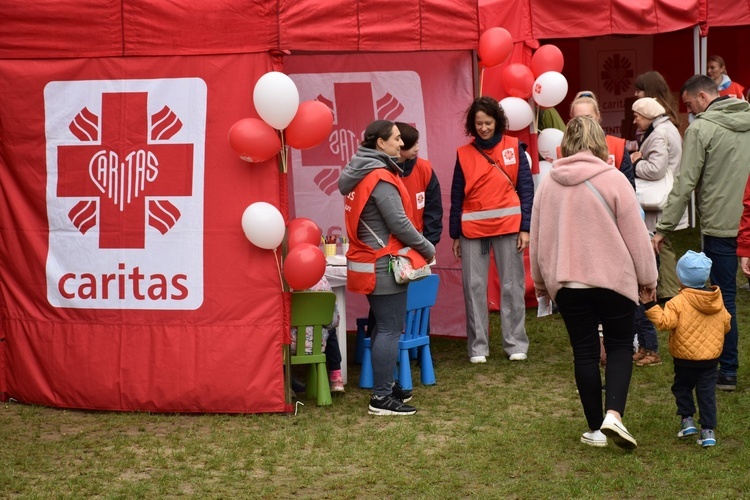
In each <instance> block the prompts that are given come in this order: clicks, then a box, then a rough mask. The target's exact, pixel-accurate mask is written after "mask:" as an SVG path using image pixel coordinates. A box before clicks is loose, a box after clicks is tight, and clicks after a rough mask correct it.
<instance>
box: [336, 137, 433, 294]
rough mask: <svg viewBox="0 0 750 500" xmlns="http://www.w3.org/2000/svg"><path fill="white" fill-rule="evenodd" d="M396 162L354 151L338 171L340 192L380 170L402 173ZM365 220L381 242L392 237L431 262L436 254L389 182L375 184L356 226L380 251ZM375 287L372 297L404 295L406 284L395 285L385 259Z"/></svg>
mask: <svg viewBox="0 0 750 500" xmlns="http://www.w3.org/2000/svg"><path fill="white" fill-rule="evenodd" d="M395 160H396V159H395V158H393V157H390V156H388V155H386V154H385V153H383V152H382V151H379V150H377V149H370V148H366V147H363V146H359V148H357V152H356V153H355V154H354V156H353V157H352V159H351V161H350V162H349V164H348V165H346V166H345V167H344V169H343V170H342V171H341V176H340V177H339V191H340V192H341V194H343V195H344V196H346V195H347V194H349V193H351V192H352V190H353V189H354V188H355V187H356V186H357V184H359V182H360V181H361V180H362V179H364V178H365V177H366V176H367V174H369V173H370V172H372V171H373V170H376V169H379V168H387V169H389V170H391V171H392V172H396V173H401V169H400V168H399V167H398V165H397V164H396V161H395ZM361 221H365V222H366V223H367V225H368V226H370V229H372V230H373V231H374V232H375V234H377V235H378V237H379V238H380V239H381V240H383V241H384V242H387V241H388V238H390V235H391V234H393V236H395V237H396V238H398V240H399V241H401V242H402V243H403V244H404V245H406V246H409V247H412V248H413V249H415V250H416V251H418V252H419V253H420V254H422V256H423V257H424V258H425V259H427V261H430V260H431V259H432V257H433V256H434V255H435V247H434V246H433V245H432V243H430V242H429V241H427V240H426V239H425V237H424V236H422V234H421V233H420V232H419V231H417V229H416V228H415V227H414V225H413V224H412V223H411V221H410V220H409V218H408V217H407V216H406V212H405V211H404V204H403V201H402V200H401V195H400V194H399V192H398V189H397V188H396V187H395V186H394V185H392V184H390V183H388V182H378V183H377V184H376V185H375V188H374V189H373V190H372V193H371V194H370V198H369V199H368V200H367V202H366V203H365V207H364V209H363V210H362V215H361V218H360V223H359V224H358V225H357V237H358V238H359V239H360V240H361V241H362V242H364V243H365V244H367V245H369V246H370V247H372V248H376V249H377V248H380V245H379V244H378V242H377V240H376V239H375V237H374V236H373V235H372V234H370V231H368V230H367V228H365V226H364V225H363V224H361ZM375 275H376V285H375V290H373V292H372V293H373V295H390V294H394V293H399V292H403V291H405V290H406V285H398V284H396V281H395V280H394V279H393V275H392V274H390V273H389V271H388V256H384V257H381V258H380V259H378V261H377V263H376V265H375Z"/></svg>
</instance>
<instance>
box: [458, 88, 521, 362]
mask: <svg viewBox="0 0 750 500" xmlns="http://www.w3.org/2000/svg"><path fill="white" fill-rule="evenodd" d="M505 128H506V115H505V112H504V110H503V108H501V107H500V105H499V104H498V102H497V101H496V100H495V99H493V98H491V97H479V98H477V99H475V100H474V102H472V104H471V105H470V106H469V108H468V110H467V112H466V122H465V130H466V135H467V136H471V137H473V140H472V141H471V142H470V143H469V144H466V145H464V146H461V147H460V148H458V155H457V160H456V166H455V170H454V172H453V183H452V185H451V208H450V219H449V222H450V228H449V229H450V236H451V238H453V255H454V257H455V258H456V260H459V259H460V260H461V268H462V271H463V291H464V304H465V306H466V336H467V339H468V351H469V361H470V362H472V363H486V362H487V356H488V355H489V312H488V308H487V281H488V272H489V259H490V249H492V250H493V251H494V255H495V264H496V266H497V269H498V271H499V274H500V283H501V311H500V321H501V326H502V334H503V349H504V350H505V353H506V355H507V356H508V357H509V359H510V360H511V361H521V360H525V359H526V358H527V353H528V348H529V339H528V337H527V336H526V327H525V318H526V303H525V299H524V295H525V292H526V286H525V276H524V263H523V251H524V249H525V248H526V247H528V246H529V225H530V222H531V206H532V203H533V199H534V181H533V179H532V177H531V170H530V169H529V163H528V160H527V158H526V154H525V145H524V144H522V143H520V142H519V141H518V139H516V138H515V137H511V136H509V135H505V133H504V132H505Z"/></svg>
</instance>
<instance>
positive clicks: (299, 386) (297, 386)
mask: <svg viewBox="0 0 750 500" xmlns="http://www.w3.org/2000/svg"><path fill="white" fill-rule="evenodd" d="M292 390H293V391H294V392H296V393H297V394H300V393H302V392H305V391H306V390H307V386H306V385H305V383H304V382H302V381H301V380H298V379H296V378H294V377H292Z"/></svg>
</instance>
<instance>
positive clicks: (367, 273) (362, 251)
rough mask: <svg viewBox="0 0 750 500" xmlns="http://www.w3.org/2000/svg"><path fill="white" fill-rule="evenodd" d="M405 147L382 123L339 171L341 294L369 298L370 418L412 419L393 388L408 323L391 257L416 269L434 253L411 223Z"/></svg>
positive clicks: (403, 295)
mask: <svg viewBox="0 0 750 500" xmlns="http://www.w3.org/2000/svg"><path fill="white" fill-rule="evenodd" d="M402 146H403V141H402V140H401V133H400V132H399V129H398V127H397V126H396V125H395V124H394V123H393V122H391V121H388V120H376V121H374V122H372V123H371V124H370V125H368V126H367V128H366V129H365V132H364V139H363V141H362V143H361V144H360V145H359V147H358V148H357V152H356V153H355V154H354V156H353V157H352V159H351V160H350V161H349V163H348V164H347V165H346V166H345V167H344V168H343V170H342V171H341V176H340V177H339V183H338V185H339V191H340V192H341V194H343V195H344V196H345V199H344V210H345V214H344V217H345V221H346V230H347V234H348V235H349V251H348V252H347V254H346V257H347V288H348V289H349V290H350V291H352V292H356V293H362V294H366V295H367V301H368V303H369V304H370V309H371V310H372V312H373V315H374V316H375V322H376V327H375V330H374V331H373V332H371V348H372V365H373V392H372V395H371V396H370V402H369V406H368V412H369V413H370V414H371V415H413V414H414V413H416V411H417V409H416V408H415V407H413V406H410V405H406V404H404V401H403V397H404V395H403V393H401V391H400V390H399V387H398V386H397V385H395V384H394V371H395V368H396V361H397V357H398V342H399V339H400V337H401V331H402V330H403V327H404V322H405V320H406V288H407V285H405V284H398V283H396V281H395V279H394V276H393V272H392V270H391V268H390V258H389V256H390V255H395V254H397V253H398V254H400V255H405V256H406V257H407V258H409V260H411V261H412V264H413V266H414V267H415V268H421V267H423V266H425V265H427V262H428V261H430V260H432V259H433V258H434V256H435V246H434V245H433V244H432V243H430V242H429V241H428V240H427V238H425V237H424V236H423V235H422V234H421V233H420V232H419V231H417V229H416V228H415V227H414V224H413V223H412V220H411V217H412V204H411V200H410V199H409V194H408V191H407V190H406V187H405V186H404V183H403V182H402V180H401V178H400V177H399V175H400V174H401V173H402V171H401V168H400V167H399V166H398V164H397V163H396V162H397V159H398V157H399V153H400V151H401V147H402Z"/></svg>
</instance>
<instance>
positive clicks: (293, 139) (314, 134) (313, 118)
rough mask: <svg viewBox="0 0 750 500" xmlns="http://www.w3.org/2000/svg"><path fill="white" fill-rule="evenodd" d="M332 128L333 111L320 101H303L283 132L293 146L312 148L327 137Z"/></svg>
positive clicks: (288, 142)
mask: <svg viewBox="0 0 750 500" xmlns="http://www.w3.org/2000/svg"><path fill="white" fill-rule="evenodd" d="M332 128H333V113H332V112H331V109H330V108H329V107H328V106H326V105H325V104H323V103H322V102H320V101H305V102H303V103H302V104H300V105H299V108H298V109H297V114H296V115H294V119H293V120H292V122H291V123H290V124H289V125H287V127H286V130H285V132H284V134H285V137H286V142H287V144H289V145H290V146H292V147H293V148H297V149H310V148H314V147H315V146H317V145H318V144H320V143H321V142H323V140H324V139H326V138H327V137H328V135H329V134H330V133H331V129H332Z"/></svg>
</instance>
